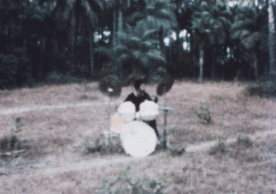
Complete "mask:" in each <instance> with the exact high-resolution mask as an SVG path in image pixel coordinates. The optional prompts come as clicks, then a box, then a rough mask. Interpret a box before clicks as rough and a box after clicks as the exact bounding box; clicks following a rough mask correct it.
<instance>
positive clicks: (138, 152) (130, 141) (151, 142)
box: [120, 121, 157, 157]
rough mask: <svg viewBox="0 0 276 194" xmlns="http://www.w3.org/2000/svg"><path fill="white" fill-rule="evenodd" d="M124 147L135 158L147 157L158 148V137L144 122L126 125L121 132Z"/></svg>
mask: <svg viewBox="0 0 276 194" xmlns="http://www.w3.org/2000/svg"><path fill="white" fill-rule="evenodd" d="M120 132H121V133H120V139H121V143H122V146H123V148H124V150H125V152H126V153H127V154H130V155H131V156H133V157H145V156H148V155H149V154H151V153H152V152H153V151H154V150H155V147H156V144H157V137H156V134H155V132H154V130H153V129H152V128H151V127H150V126H149V125H148V124H146V123H144V122H142V121H132V122H130V123H127V124H125V125H124V126H123V127H122V128H121V131H120Z"/></svg>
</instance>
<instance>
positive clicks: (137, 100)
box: [125, 92, 152, 112]
mask: <svg viewBox="0 0 276 194" xmlns="http://www.w3.org/2000/svg"><path fill="white" fill-rule="evenodd" d="M145 100H151V101H152V99H151V97H150V96H149V94H148V93H146V92H143V94H142V95H141V96H135V94H134V93H133V92H132V93H131V94H129V95H128V96H127V98H126V99H125V102H126V101H131V102H132V103H133V104H134V105H135V108H136V112H137V111H139V106H140V104H141V103H142V102H144V101H145Z"/></svg>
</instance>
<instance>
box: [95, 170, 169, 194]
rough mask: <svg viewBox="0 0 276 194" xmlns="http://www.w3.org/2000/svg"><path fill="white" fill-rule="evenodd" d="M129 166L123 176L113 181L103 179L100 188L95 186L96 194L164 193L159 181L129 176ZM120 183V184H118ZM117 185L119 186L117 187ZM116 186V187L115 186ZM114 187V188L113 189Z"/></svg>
mask: <svg viewBox="0 0 276 194" xmlns="http://www.w3.org/2000/svg"><path fill="white" fill-rule="evenodd" d="M130 172H131V168H130V167H127V169H126V170H125V171H124V173H123V177H118V178H117V179H116V180H115V181H114V182H109V181H108V180H106V179H105V180H104V181H103V185H102V187H101V188H97V189H96V192H97V193H98V194H129V193H132V194H165V193H166V192H165V191H164V186H163V185H162V183H161V182H160V181H156V180H149V179H147V178H144V179H140V178H133V177H131V176H130ZM119 184H120V185H119ZM118 186H119V188H118ZM116 187H117V188H116ZM113 188H114V189H113Z"/></svg>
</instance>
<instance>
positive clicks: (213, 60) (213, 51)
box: [212, 45, 216, 80]
mask: <svg viewBox="0 0 276 194" xmlns="http://www.w3.org/2000/svg"><path fill="white" fill-rule="evenodd" d="M215 49H216V48H215V45H213V50H212V55H213V56H212V79H213V80H214V79H215V77H216V56H215V52H216V51H215Z"/></svg>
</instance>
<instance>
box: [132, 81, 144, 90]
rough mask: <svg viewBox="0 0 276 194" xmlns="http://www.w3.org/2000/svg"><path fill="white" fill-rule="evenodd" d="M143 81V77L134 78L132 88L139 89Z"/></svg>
mask: <svg viewBox="0 0 276 194" xmlns="http://www.w3.org/2000/svg"><path fill="white" fill-rule="evenodd" d="M144 83H145V81H144V80H143V79H137V80H135V82H134V88H135V89H136V90H138V89H140V86H141V85H142V84H144Z"/></svg>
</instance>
